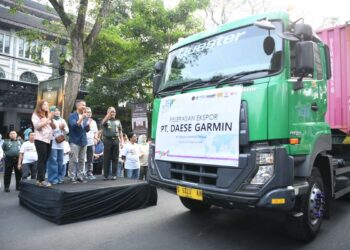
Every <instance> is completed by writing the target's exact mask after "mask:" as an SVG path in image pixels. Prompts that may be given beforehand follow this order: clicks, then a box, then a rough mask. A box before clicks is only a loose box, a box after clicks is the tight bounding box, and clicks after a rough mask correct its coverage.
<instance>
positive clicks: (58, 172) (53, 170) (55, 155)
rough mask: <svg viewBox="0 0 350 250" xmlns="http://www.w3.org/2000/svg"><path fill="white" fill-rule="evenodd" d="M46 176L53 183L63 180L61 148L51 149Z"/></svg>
mask: <svg viewBox="0 0 350 250" xmlns="http://www.w3.org/2000/svg"><path fill="white" fill-rule="evenodd" d="M47 177H48V180H49V182H50V183H54V184H55V183H58V182H59V181H62V180H63V178H64V175H63V149H51V153H50V157H49V159H48V161H47Z"/></svg>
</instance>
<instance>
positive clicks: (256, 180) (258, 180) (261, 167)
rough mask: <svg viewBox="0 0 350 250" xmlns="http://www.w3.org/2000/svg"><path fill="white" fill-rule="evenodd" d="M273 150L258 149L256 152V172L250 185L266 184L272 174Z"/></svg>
mask: <svg viewBox="0 0 350 250" xmlns="http://www.w3.org/2000/svg"><path fill="white" fill-rule="evenodd" d="M274 164H275V150H274V148H264V149H259V150H257V152H256V165H257V166H258V171H257V172H256V174H255V176H254V177H253V179H252V180H251V181H250V184H253V185H263V184H265V183H266V182H268V181H269V180H270V179H271V178H272V176H273V174H274V168H275V167H274Z"/></svg>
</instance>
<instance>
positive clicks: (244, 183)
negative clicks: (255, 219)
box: [148, 146, 308, 211]
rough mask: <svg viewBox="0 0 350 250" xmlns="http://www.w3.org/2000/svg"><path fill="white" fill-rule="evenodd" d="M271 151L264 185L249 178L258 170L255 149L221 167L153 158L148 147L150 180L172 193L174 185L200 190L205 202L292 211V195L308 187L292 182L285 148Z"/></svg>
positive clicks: (292, 162)
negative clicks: (270, 174)
mask: <svg viewBox="0 0 350 250" xmlns="http://www.w3.org/2000/svg"><path fill="white" fill-rule="evenodd" d="M273 150H274V152H275V154H274V157H275V167H274V175H273V177H272V178H271V179H270V180H269V181H268V182H267V183H266V184H264V185H253V184H250V180H251V179H252V178H253V176H254V175H255V174H256V173H257V171H258V166H257V165H256V150H255V149H252V150H251V151H250V153H247V154H241V155H240V159H239V166H238V167H220V166H210V165H196V164H186V163H176V162H167V161H160V160H155V158H154V147H151V148H150V159H149V171H148V174H149V183H150V184H153V185H155V186H158V187H162V188H166V189H168V190H170V191H172V192H174V193H176V187H177V186H184V187H188V188H194V189H200V190H202V192H203V199H204V201H205V202H208V203H211V204H214V205H217V206H221V207H225V208H234V207H242V206H243V207H244V206H245V207H252V208H267V209H278V210H284V211H288V210H292V209H293V207H294V203H295V196H297V195H299V194H301V193H303V192H305V190H307V188H308V186H305V185H304V184H302V185H300V184H299V185H295V183H294V159H293V157H291V156H289V155H288V154H287V151H286V150H285V148H283V147H277V146H276V147H274V148H273ZM209 178H211V179H209ZM208 179H209V181H208Z"/></svg>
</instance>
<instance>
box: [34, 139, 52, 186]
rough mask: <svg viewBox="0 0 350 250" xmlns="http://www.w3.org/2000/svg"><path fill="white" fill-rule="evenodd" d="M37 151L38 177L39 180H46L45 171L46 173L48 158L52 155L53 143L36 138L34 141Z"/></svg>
mask: <svg viewBox="0 0 350 250" xmlns="http://www.w3.org/2000/svg"><path fill="white" fill-rule="evenodd" d="M34 144H35V148H36V152H38V163H37V167H38V174H37V177H36V179H37V180H38V181H44V180H45V173H46V162H47V159H48V158H49V156H50V152H51V144H49V143H46V142H43V141H39V140H35V141H34Z"/></svg>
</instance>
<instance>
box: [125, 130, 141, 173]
mask: <svg viewBox="0 0 350 250" xmlns="http://www.w3.org/2000/svg"><path fill="white" fill-rule="evenodd" d="M128 136H129V141H130V143H127V144H125V145H124V147H123V151H122V159H123V161H125V167H124V168H125V171H126V177H127V178H130V179H138V178H139V176H140V148H139V145H138V144H137V143H136V141H137V136H136V134H134V133H131V134H129V135H128Z"/></svg>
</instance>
